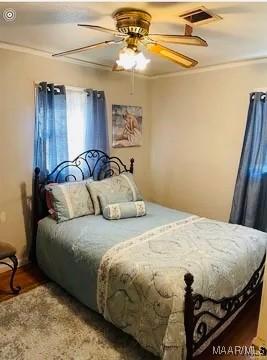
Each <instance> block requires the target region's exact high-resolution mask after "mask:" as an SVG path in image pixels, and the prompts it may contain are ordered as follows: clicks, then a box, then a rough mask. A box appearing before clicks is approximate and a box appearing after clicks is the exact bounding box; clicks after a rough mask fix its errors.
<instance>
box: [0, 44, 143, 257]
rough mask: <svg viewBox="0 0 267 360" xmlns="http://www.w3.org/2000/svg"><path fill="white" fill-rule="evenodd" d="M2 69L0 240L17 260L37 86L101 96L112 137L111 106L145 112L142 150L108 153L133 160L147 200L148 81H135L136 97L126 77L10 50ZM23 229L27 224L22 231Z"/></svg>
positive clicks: (22, 246)
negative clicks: (94, 91) (43, 83)
mask: <svg viewBox="0 0 267 360" xmlns="http://www.w3.org/2000/svg"><path fill="white" fill-rule="evenodd" d="M0 69H1V70H0V71H1V86H0V161H1V170H0V213H1V212H4V213H6V221H3V220H4V219H3V218H2V222H1V221H0V240H5V241H9V242H11V243H12V244H14V245H15V246H16V247H17V250H18V256H19V257H20V258H22V257H24V256H25V251H26V233H25V224H24V222H25V221H26V222H28V214H27V209H26V207H25V206H24V205H23V204H25V201H24V199H25V193H26V195H27V196H30V194H31V177H32V159H33V131H34V82H35V81H41V80H48V81H53V82H55V83H59V84H66V85H71V86H77V87H90V88H96V89H103V90H105V93H106V97H107V108H108V119H109V133H110V135H111V105H112V103H115V104H129V105H140V106H142V107H143V134H144V136H143V146H142V147H140V148H128V149H118V150H114V151H112V153H113V154H116V155H118V156H119V157H121V159H123V160H124V161H125V162H126V163H128V161H129V158H130V157H132V156H133V157H134V158H135V160H136V173H135V175H136V180H137V183H138V185H139V186H140V188H141V190H142V191H143V193H144V195H145V196H147V194H148V190H149V179H148V176H143V175H144V173H145V169H146V168H147V166H148V161H149V151H148V150H149V135H150V124H149V111H148V105H149V103H148V90H147V87H148V81H147V80H145V79H143V78H136V79H135V94H134V95H130V77H129V76H127V75H123V74H118V73H111V72H107V71H99V70H94V69H91V68H88V67H84V66H78V65H75V64H68V63H65V62H62V61H57V60H50V59H46V58H43V57H39V56H34V55H29V54H24V53H20V52H14V51H9V50H0ZM110 144H111V138H110ZM23 184H25V187H24V185H23ZM22 199H23V201H22ZM27 226H28V224H26V229H27Z"/></svg>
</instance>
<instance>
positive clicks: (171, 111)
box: [0, 50, 267, 258]
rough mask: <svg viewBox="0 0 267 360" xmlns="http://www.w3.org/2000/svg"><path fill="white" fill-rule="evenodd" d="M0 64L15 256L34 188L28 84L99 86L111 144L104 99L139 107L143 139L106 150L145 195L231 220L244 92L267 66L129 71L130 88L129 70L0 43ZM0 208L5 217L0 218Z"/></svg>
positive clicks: (260, 80) (0, 129) (3, 203)
mask: <svg viewBox="0 0 267 360" xmlns="http://www.w3.org/2000/svg"><path fill="white" fill-rule="evenodd" d="M0 69H1V79H2V82H1V87H0V109H1V112H0V160H1V172H0V239H1V240H2V239H3V240H6V241H9V242H11V243H13V244H14V245H15V246H16V247H17V249H18V255H19V257H20V258H22V257H23V256H24V255H25V251H26V243H27V241H26V232H27V231H25V223H24V222H25V221H26V229H27V228H28V224H27V221H28V218H29V217H28V210H27V208H26V206H25V201H24V200H25V196H30V195H31V176H32V157H33V130H34V87H33V83H34V82H35V81H41V80H47V81H53V82H55V83H62V84H66V85H72V86H77V87H91V88H96V89H103V90H105V92H106V97H107V107H108V120H109V134H110V143H111V104H112V103H120V104H131V105H141V106H142V107H143V112H144V117H143V119H144V123H143V125H144V129H143V130H144V136H143V146H142V147H140V148H128V149H116V150H115V149H111V150H112V153H113V154H115V155H118V156H119V157H121V158H122V159H123V160H124V161H125V162H127V161H128V160H129V158H130V157H132V156H133V157H134V158H135V160H136V173H135V174H136V180H137V183H138V185H139V187H140V188H141V190H142V192H143V193H144V195H145V197H146V198H150V199H152V200H154V201H156V202H159V203H162V204H164V205H167V206H170V207H173V208H177V209H180V210H184V211H188V212H192V213H196V214H199V215H202V216H208V217H211V218H215V219H221V220H228V218H229V213H230V208H231V202H232V196H233V189H234V184H235V179H236V173H237V168H238V162H239V158H240V151H241V146H242V141H243V135H244V129H245V123H246V114H247V107H248V94H249V92H250V91H252V90H253V89H255V88H262V87H264V88H266V85H267V71H266V70H267V65H266V64H254V65H247V66H240V67H234V68H228V69H227V68H225V69H221V70H214V71H206V72H202V73H193V74H190V75H179V76H173V77H168V78H158V79H153V80H148V79H144V78H136V81H135V94H134V95H130V77H129V76H127V75H123V74H118V73H111V72H107V71H100V70H95V69H91V68H88V67H83V66H79V65H75V64H68V63H65V62H61V61H56V60H50V59H46V58H43V57H39V56H34V55H29V54H24V53H20V52H14V51H9V50H0ZM151 174H153V178H152V177H151ZM24 184H25V186H24ZM1 212H4V213H6V221H2V222H1ZM2 220H4V219H2Z"/></svg>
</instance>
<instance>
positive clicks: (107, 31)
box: [78, 24, 128, 37]
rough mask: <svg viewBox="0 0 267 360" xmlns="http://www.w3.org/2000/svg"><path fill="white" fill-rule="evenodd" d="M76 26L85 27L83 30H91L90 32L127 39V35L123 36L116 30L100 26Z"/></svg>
mask: <svg viewBox="0 0 267 360" xmlns="http://www.w3.org/2000/svg"><path fill="white" fill-rule="evenodd" d="M78 26H81V27H85V28H87V29H91V30H97V31H102V32H105V33H108V34H110V35H113V36H119V37H127V36H128V35H127V34H123V33H121V32H119V31H117V30H112V29H107V28H105V27H102V26H97V25H87V24H78Z"/></svg>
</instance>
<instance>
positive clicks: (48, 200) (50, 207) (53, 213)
mask: <svg viewBox="0 0 267 360" xmlns="http://www.w3.org/2000/svg"><path fill="white" fill-rule="evenodd" d="M45 201H46V206H47V209H48V213H49V215H50V216H51V217H52V218H53V219H54V220H56V219H57V214H56V211H55V209H54V207H53V199H52V193H51V191H48V190H45Z"/></svg>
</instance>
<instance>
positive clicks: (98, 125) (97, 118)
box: [85, 89, 109, 154]
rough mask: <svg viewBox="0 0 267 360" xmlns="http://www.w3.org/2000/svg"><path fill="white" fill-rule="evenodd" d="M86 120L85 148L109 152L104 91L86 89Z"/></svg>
mask: <svg viewBox="0 0 267 360" xmlns="http://www.w3.org/2000/svg"><path fill="white" fill-rule="evenodd" d="M86 114H87V122H86V132H85V144H86V147H87V149H97V150H102V151H104V152H105V153H107V154H108V153H109V142H108V128H107V112H106V99H105V93H104V91H97V90H92V89H88V90H87V112H86Z"/></svg>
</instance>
